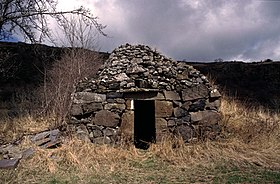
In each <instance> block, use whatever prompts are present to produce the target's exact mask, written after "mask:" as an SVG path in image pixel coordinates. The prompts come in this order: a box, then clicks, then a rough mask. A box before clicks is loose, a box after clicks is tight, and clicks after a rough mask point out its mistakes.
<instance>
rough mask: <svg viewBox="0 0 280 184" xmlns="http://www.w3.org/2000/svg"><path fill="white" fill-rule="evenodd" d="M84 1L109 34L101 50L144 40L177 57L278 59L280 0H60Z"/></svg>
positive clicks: (66, 3)
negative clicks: (105, 26)
mask: <svg viewBox="0 0 280 184" xmlns="http://www.w3.org/2000/svg"><path fill="white" fill-rule="evenodd" d="M59 1H60V5H61V7H63V8H64V9H67V8H73V7H79V5H84V6H85V7H87V8H90V9H91V10H92V12H93V14H94V15H96V16H98V17H99V22H100V23H102V24H104V25H107V28H106V29H105V30H104V31H105V32H106V33H107V34H108V35H109V36H108V37H106V38H104V37H100V38H99V46H100V48H101V50H102V51H108V52H111V51H112V50H113V49H114V48H115V47H117V46H119V45H120V44H124V43H127V42H128V43H133V44H138V43H141V44H148V45H150V46H152V47H154V48H156V49H157V50H159V51H161V52H162V53H163V54H165V55H167V56H169V57H172V58H174V59H177V60H184V59H185V60H187V61H213V60H214V59H217V58H222V59H224V60H246V61H259V60H264V59H267V58H270V59H273V60H280V0H59Z"/></svg>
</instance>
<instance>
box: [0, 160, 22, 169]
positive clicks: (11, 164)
mask: <svg viewBox="0 0 280 184" xmlns="http://www.w3.org/2000/svg"><path fill="white" fill-rule="evenodd" d="M19 161H20V159H19V158H14V159H3V160H0V169H15V168H16V167H17V165H18V163H19Z"/></svg>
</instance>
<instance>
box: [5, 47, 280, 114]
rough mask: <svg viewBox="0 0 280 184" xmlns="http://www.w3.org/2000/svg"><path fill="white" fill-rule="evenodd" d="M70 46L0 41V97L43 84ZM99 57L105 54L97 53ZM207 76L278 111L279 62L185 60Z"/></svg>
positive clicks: (250, 100) (229, 92) (226, 90)
mask: <svg viewBox="0 0 280 184" xmlns="http://www.w3.org/2000/svg"><path fill="white" fill-rule="evenodd" d="M66 49H69V48H58V47H50V46H46V45H40V44H35V45H32V44H25V43H9V42H0V100H9V98H11V97H12V96H13V95H14V93H15V91H16V88H18V87H25V86H34V85H35V86H36V85H38V84H40V83H42V81H43V78H44V70H45V69H46V70H48V69H49V68H50V67H51V66H52V64H53V62H55V61H57V60H58V59H59V58H61V56H62V54H63V53H64V52H65V50H66ZM100 54H101V56H102V58H101V59H102V60H105V59H106V58H107V57H108V55H109V54H108V53H102V52H100ZM188 64H190V65H193V66H194V67H195V68H196V69H198V70H200V71H201V72H202V73H203V74H204V75H207V76H208V77H209V78H210V79H211V80H213V81H214V82H215V84H217V85H218V86H219V87H220V89H221V91H223V92H224V94H226V95H228V96H231V97H234V98H236V99H239V100H241V101H245V102H246V103H247V104H253V105H262V106H264V107H268V108H270V109H274V110H277V109H278V110H279V104H280V103H279V101H280V93H279V91H280V62H257V63H244V62H214V63H194V62H188Z"/></svg>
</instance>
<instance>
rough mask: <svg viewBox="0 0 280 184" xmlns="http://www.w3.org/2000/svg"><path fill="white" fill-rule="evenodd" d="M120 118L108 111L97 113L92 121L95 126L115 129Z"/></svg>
mask: <svg viewBox="0 0 280 184" xmlns="http://www.w3.org/2000/svg"><path fill="white" fill-rule="evenodd" d="M119 121H120V116H119V115H118V114H115V113H113V112H110V111H108V110H101V111H98V112H97V113H96V115H95V117H94V119H93V122H94V123H95V124H96V125H101V126H106V127H116V126H117V125H118V124H119Z"/></svg>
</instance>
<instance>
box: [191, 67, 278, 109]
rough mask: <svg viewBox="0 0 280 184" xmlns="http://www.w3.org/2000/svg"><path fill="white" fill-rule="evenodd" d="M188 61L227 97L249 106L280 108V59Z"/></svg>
mask: <svg viewBox="0 0 280 184" xmlns="http://www.w3.org/2000/svg"><path fill="white" fill-rule="evenodd" d="M189 64H190V65H193V66H194V67H195V68H196V69H198V70H200V71H201V72H202V73H203V74H205V75H207V76H209V78H210V79H211V80H213V81H214V82H215V83H216V84H218V85H219V87H220V89H221V90H222V91H223V92H224V94H226V95H228V96H231V97H234V98H236V99H238V100H240V101H242V102H246V104H249V105H262V106H264V107H267V108H269V109H274V110H277V109H278V110H279V108H280V93H279V92H280V62H256V63H244V62H215V63H189Z"/></svg>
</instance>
